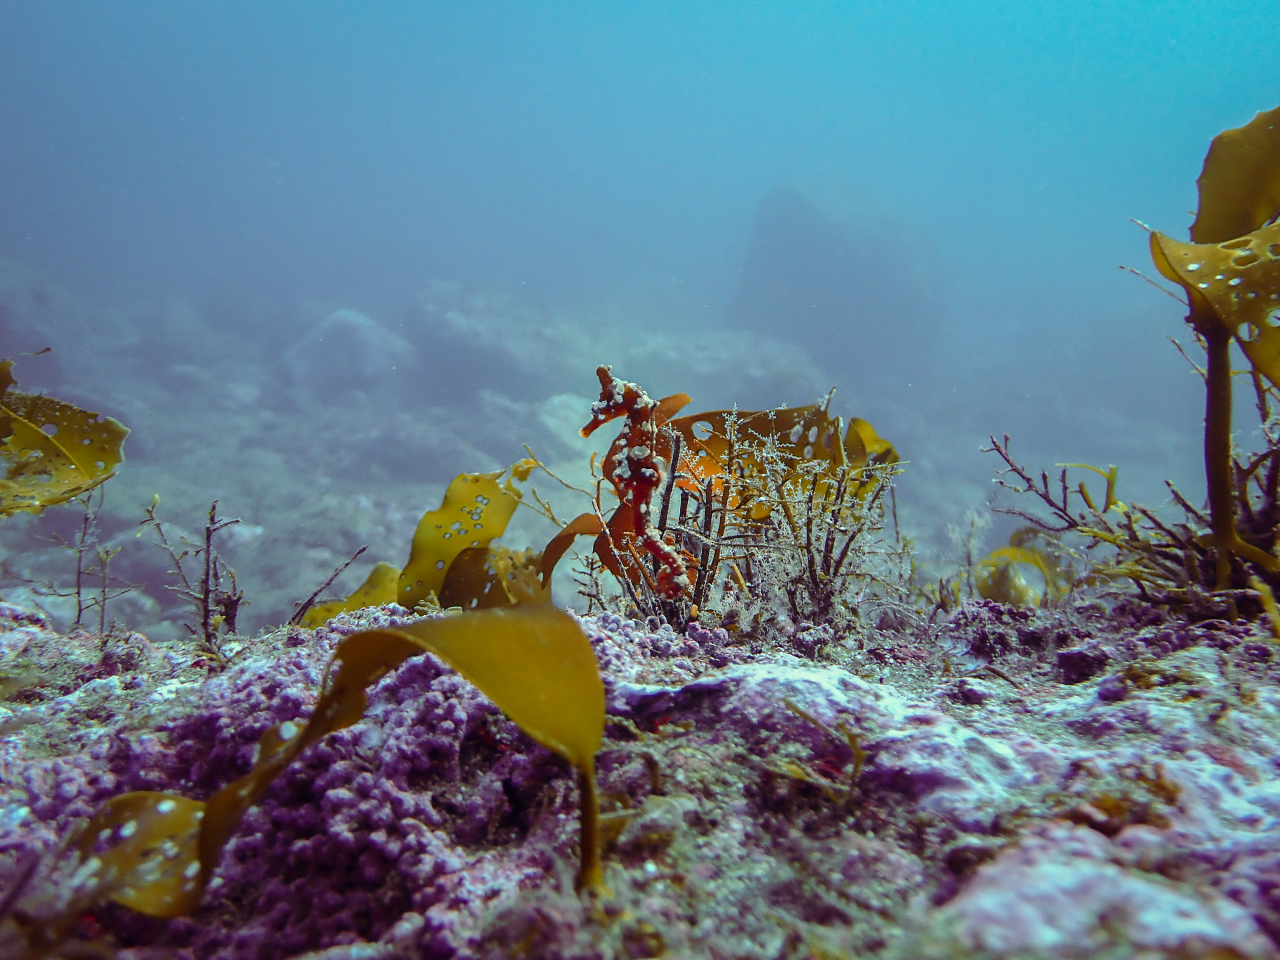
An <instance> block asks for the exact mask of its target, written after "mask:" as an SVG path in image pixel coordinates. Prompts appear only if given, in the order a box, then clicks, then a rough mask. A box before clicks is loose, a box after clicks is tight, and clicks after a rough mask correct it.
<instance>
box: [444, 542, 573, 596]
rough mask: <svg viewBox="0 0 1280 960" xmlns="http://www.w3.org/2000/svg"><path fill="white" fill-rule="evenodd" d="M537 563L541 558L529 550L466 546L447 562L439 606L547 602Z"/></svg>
mask: <svg viewBox="0 0 1280 960" xmlns="http://www.w3.org/2000/svg"><path fill="white" fill-rule="evenodd" d="M541 564H542V558H541V557H540V556H538V555H536V554H535V553H534V552H533V551H532V550H526V551H524V552H523V553H517V552H516V551H514V550H508V549H507V548H506V547H498V546H490V547H467V549H465V550H463V551H462V552H461V553H460V554H458V555H457V556H456V557H454V558H453V563H451V564H449V569H448V571H447V572H446V573H445V578H444V584H443V586H441V587H440V606H442V607H444V608H445V609H449V608H450V607H461V608H462V609H463V610H492V609H495V608H499V607H520V606H529V605H531V604H532V605H538V604H541V605H543V606H549V605H550V604H551V587H550V584H546V585H544V584H543V582H542V578H541V575H540V569H541Z"/></svg>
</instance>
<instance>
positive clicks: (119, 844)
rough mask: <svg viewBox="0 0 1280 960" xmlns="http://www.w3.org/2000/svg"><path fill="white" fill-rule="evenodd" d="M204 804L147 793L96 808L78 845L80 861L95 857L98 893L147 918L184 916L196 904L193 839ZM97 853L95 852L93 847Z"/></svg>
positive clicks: (197, 888) (198, 887)
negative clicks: (97, 866) (147, 916)
mask: <svg viewBox="0 0 1280 960" xmlns="http://www.w3.org/2000/svg"><path fill="white" fill-rule="evenodd" d="M204 809H205V805H204V804H203V803H201V802H200V801H199V800H189V799H188V798H186V797H183V796H179V795H177V794H172V793H157V792H153V791H150V790H143V791H138V792H135V793H124V794H121V795H120V796H118V797H112V798H111V799H109V800H107V801H106V802H104V803H103V804H102V806H100V807H99V808H98V810H97V812H96V813H95V814H94V815H93V818H92V819H91V820H90V821H89V824H88V826H87V827H85V831H84V833H83V834H82V835H81V840H80V845H79V849H80V857H81V860H85V861H87V860H88V859H89V858H90V857H95V858H96V859H97V860H98V862H99V864H100V866H99V868H98V872H97V878H98V884H99V887H98V889H99V890H100V891H101V893H102V895H103V896H105V897H107V898H108V899H111V900H114V901H116V903H120V904H123V905H124V906H126V907H129V908H131V909H133V910H137V911H139V912H140V913H145V914H148V915H149V916H152V917H176V916H179V915H181V914H184V913H190V912H191V911H192V910H194V909H195V908H196V907H197V906H198V905H199V903H200V895H201V893H202V892H203V885H202V884H201V882H200V860H199V856H198V838H199V834H200V828H201V822H202V820H203V818H204ZM99 844H101V845H102V847H103V849H101V850H99V851H98V852H95V847H97V846H99Z"/></svg>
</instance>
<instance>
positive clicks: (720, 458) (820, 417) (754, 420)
mask: <svg viewBox="0 0 1280 960" xmlns="http://www.w3.org/2000/svg"><path fill="white" fill-rule="evenodd" d="M735 418H736V428H735V429H734V431H733V433H734V435H733V437H732V438H731V437H730V436H729V421H730V420H731V419H735ZM671 427H672V428H673V429H674V430H677V431H678V432H679V433H680V435H681V436H682V437H683V439H684V443H685V447H686V450H687V451H688V455H687V457H684V458H682V460H681V462H682V463H684V464H685V465H686V466H688V467H690V468H691V469H692V472H693V474H694V476H695V478H696V479H698V480H706V479H707V478H709V477H715V476H719V475H720V474H721V473H723V472H724V470H725V465H726V462H727V458H728V456H729V450H730V447H731V446H733V447H735V448H736V452H735V459H740V461H741V462H743V463H744V464H748V465H749V464H751V463H754V461H755V451H757V450H758V449H759V447H760V445H761V443H763V442H765V441H767V440H773V441H774V442H775V443H776V444H777V446H778V452H779V454H780V455H781V456H783V457H784V458H786V459H788V460H792V461H800V460H827V461H830V462H831V463H832V464H833V465H834V466H835V467H836V468H837V469H838V468H839V467H841V466H844V449H843V447H842V445H841V443H840V421H839V419H838V418H836V417H832V416H831V415H830V414H828V413H827V411H826V410H824V409H823V408H822V407H820V406H818V405H817V404H810V405H809V406H807V407H783V408H779V409H776V410H760V411H755V412H749V411H734V410H709V411H707V412H706V413H695V414H693V415H692V416H688V417H678V418H676V419H675V420H672V421H671Z"/></svg>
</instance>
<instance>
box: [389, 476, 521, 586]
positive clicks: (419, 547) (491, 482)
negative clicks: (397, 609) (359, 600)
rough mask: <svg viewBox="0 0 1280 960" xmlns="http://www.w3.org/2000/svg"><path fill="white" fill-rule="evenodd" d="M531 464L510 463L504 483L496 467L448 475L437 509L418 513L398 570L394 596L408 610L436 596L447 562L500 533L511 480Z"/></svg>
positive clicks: (512, 496)
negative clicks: (406, 554)
mask: <svg viewBox="0 0 1280 960" xmlns="http://www.w3.org/2000/svg"><path fill="white" fill-rule="evenodd" d="M533 466H534V464H533V463H532V462H528V466H527V469H526V461H521V463H518V464H516V465H515V466H513V467H512V468H511V473H512V476H511V479H509V480H508V481H507V482H506V483H505V484H503V483H499V482H498V478H499V477H501V476H502V474H503V473H505V472H506V471H503V470H500V471H498V472H497V473H464V474H462V475H460V476H457V477H454V479H453V482H452V483H450V484H449V488H448V489H447V490H446V491H445V494H444V501H443V502H442V503H441V504H440V508H439V509H438V510H431V511H429V512H428V513H426V514H424V515H423V517H422V520H421V521H419V523H418V529H417V530H416V531H414V534H413V545H412V546H411V547H410V548H409V562H408V563H406V564H405V565H404V569H403V570H402V571H401V572H400V582H399V586H398V587H397V590H396V595H397V602H398V603H399V604H400V605H401V606H402V607H407V608H408V609H410V610H412V609H413V608H414V607H416V606H417V605H418V604H419V603H422V601H424V600H426V599H428V598H430V597H433V596H434V597H437V598H438V597H439V596H440V590H441V588H442V587H443V586H444V578H445V574H446V573H447V571H448V569H449V564H451V563H452V562H453V558H454V557H456V556H457V555H458V554H459V553H461V552H462V551H463V550H465V549H467V548H468V547H487V546H488V545H489V542H490V541H491V540H495V539H496V538H498V537H500V536H502V532H503V531H504V530H506V529H507V522H508V521H509V520H510V519H511V515H512V514H513V513H515V511H516V507H517V506H519V504H520V496H521V494H520V491H519V490H517V489H516V487H515V486H514V484H513V483H512V481H513V480H517V479H519V480H523V479H525V478H527V477H528V475H529V470H531V469H532V468H533Z"/></svg>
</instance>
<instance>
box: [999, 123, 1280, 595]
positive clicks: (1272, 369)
mask: <svg viewBox="0 0 1280 960" xmlns="http://www.w3.org/2000/svg"><path fill="white" fill-rule="evenodd" d="M1197 184H1198V186H1199V194H1200V202H1199V206H1198V209H1197V213H1196V218H1195V222H1194V223H1193V224H1192V226H1191V239H1190V241H1189V242H1186V241H1181V240H1175V239H1173V238H1172V237H1169V236H1167V235H1165V234H1163V233H1159V232H1152V234H1151V238H1150V247H1151V256H1152V259H1153V261H1154V262H1155V265H1156V267H1157V269H1159V271H1160V272H1161V274H1163V275H1164V276H1165V277H1167V278H1168V279H1170V280H1172V281H1174V282H1175V283H1177V284H1178V285H1179V286H1180V287H1182V289H1183V291H1184V292H1185V294H1186V298H1187V306H1188V314H1187V317H1186V321H1187V323H1188V325H1189V326H1190V327H1191V329H1192V331H1193V333H1194V334H1195V337H1196V340H1197V342H1198V343H1199V344H1200V345H1201V346H1202V347H1203V348H1204V350H1205V355H1206V364H1205V367H1204V368H1203V369H1200V370H1199V372H1200V374H1201V375H1202V377H1203V378H1204V382H1205V419H1204V465H1205V480H1206V487H1207V491H1208V497H1207V499H1208V504H1207V509H1201V508H1199V507H1197V506H1195V505H1194V504H1192V503H1190V502H1189V501H1188V500H1187V499H1186V498H1185V497H1184V496H1183V495H1182V494H1181V493H1180V492H1179V491H1178V490H1177V488H1176V487H1174V486H1173V485H1172V484H1170V485H1169V487H1170V491H1171V493H1172V494H1173V497H1174V500H1175V501H1176V502H1177V504H1178V506H1179V507H1180V508H1181V509H1182V511H1183V514H1184V520H1183V521H1181V522H1169V521H1166V520H1163V519H1161V518H1160V517H1159V516H1157V515H1156V514H1155V513H1154V512H1153V511H1152V510H1149V509H1147V508H1145V507H1143V506H1141V505H1139V504H1127V503H1124V502H1122V501H1121V500H1119V499H1118V497H1117V496H1116V492H1115V488H1116V472H1115V468H1114V467H1112V468H1111V469H1110V470H1108V471H1102V470H1099V469H1097V468H1095V467H1086V468H1087V469H1089V470H1093V471H1095V472H1097V473H1099V474H1101V475H1102V476H1103V477H1104V478H1105V479H1106V493H1105V497H1104V498H1103V500H1102V501H1101V503H1098V502H1095V500H1094V499H1093V497H1092V496H1091V495H1090V493H1089V490H1088V488H1087V486H1086V485H1085V484H1084V483H1077V484H1074V485H1073V484H1071V483H1069V482H1068V479H1067V468H1069V467H1082V466H1085V465H1081V464H1067V465H1065V466H1064V467H1063V470H1062V474H1061V477H1060V478H1059V479H1058V481H1057V483H1051V482H1050V479H1049V476H1048V474H1047V473H1045V472H1043V471H1042V472H1041V473H1040V476H1039V477H1035V476H1033V475H1032V474H1031V473H1030V472H1028V471H1027V470H1025V469H1024V468H1022V467H1021V466H1019V465H1018V464H1017V463H1016V462H1015V461H1014V460H1013V458H1012V457H1011V455H1010V453H1009V446H1008V438H1007V437H1006V438H1005V440H1004V442H1003V443H1001V442H1000V441H997V440H996V439H995V438H994V437H993V438H992V445H991V447H990V448H989V450H990V451H991V452H994V453H996V454H998V455H999V456H1000V457H1001V459H1003V460H1004V462H1005V465H1006V467H1007V469H1006V470H1004V471H1002V474H1003V476H1002V478H1001V479H1000V482H1001V483H1002V484H1003V485H1004V486H1006V487H1009V488H1010V489H1012V490H1015V491H1016V492H1019V493H1031V494H1033V495H1034V496H1036V497H1037V498H1039V500H1040V501H1041V502H1042V504H1043V505H1044V506H1046V507H1048V509H1049V511H1050V513H1051V514H1052V519H1051V520H1046V519H1044V518H1042V517H1036V516H1033V515H1032V514H1029V513H1024V512H1022V511H1019V510H1013V511H1009V512H1012V513H1015V514H1017V515H1019V516H1022V517H1024V518H1025V519H1027V520H1029V521H1031V522H1032V523H1034V524H1035V525H1036V526H1038V527H1039V528H1040V529H1042V530H1044V531H1047V532H1049V533H1051V534H1055V535H1061V534H1067V533H1073V534H1078V535H1079V536H1081V537H1083V538H1084V542H1085V544H1086V550H1091V549H1093V548H1096V547H1099V546H1109V547H1111V548H1113V549H1114V555H1113V557H1112V558H1111V559H1110V560H1108V561H1105V562H1097V563H1094V564H1092V565H1091V570H1090V571H1089V577H1088V578H1087V579H1085V580H1083V581H1081V582H1090V581H1092V582H1098V581H1100V580H1111V581H1122V580H1127V581H1129V582H1131V583H1132V584H1134V585H1135V587H1136V589H1137V591H1138V593H1139V595H1140V596H1141V597H1142V598H1143V599H1145V600H1147V601H1149V602H1152V603H1156V604H1170V605H1173V606H1176V607H1178V608H1180V609H1182V610H1184V611H1186V612H1187V613H1188V614H1189V615H1191V616H1192V617H1194V618H1203V617H1209V616H1223V615H1227V616H1231V617H1234V616H1235V615H1236V614H1237V613H1238V612H1239V607H1240V604H1242V603H1244V604H1246V605H1247V608H1248V610H1249V612H1251V613H1260V612H1261V611H1262V601H1261V600H1260V596H1261V594H1262V593H1263V591H1261V590H1260V589H1256V588H1255V584H1256V585H1259V586H1260V587H1266V588H1268V589H1270V590H1271V591H1274V590H1276V589H1277V588H1280V559H1278V558H1277V557H1276V548H1277V529H1278V527H1280V420H1277V419H1276V418H1275V417H1274V413H1275V412H1276V406H1275V405H1276V404H1277V402H1280V224H1278V223H1276V219H1277V216H1278V215H1280V108H1276V109H1275V110H1271V111H1269V112H1266V113H1260V114H1258V115H1257V116H1256V117H1255V118H1254V119H1253V120H1252V121H1251V122H1250V123H1248V124H1247V125H1245V126H1244V127H1240V128H1238V129H1233V130H1227V131H1225V132H1223V133H1221V134H1219V135H1218V136H1217V137H1215V138H1214V140H1213V143H1212V144H1211V145H1210V148H1209V152H1208V154H1207V156H1206V157H1205V161H1204V167H1203V170H1202V172H1201V174H1200V178H1199V180H1198V181H1197ZM1233 340H1234V341H1235V342H1236V343H1237V344H1239V346H1240V348H1241V349H1242V350H1243V351H1244V354H1245V356H1246V357H1247V358H1248V360H1249V364H1250V368H1251V369H1250V370H1249V371H1247V375H1248V376H1249V378H1250V381H1251V384H1252V386H1253V389H1254V395H1255V401H1256V405H1257V409H1258V412H1259V415H1260V418H1261V420H1262V431H1263V435H1264V438H1265V441H1266V449H1264V450H1263V451H1262V452H1261V453H1258V454H1255V455H1250V456H1238V455H1237V454H1236V452H1235V451H1234V450H1233V449H1232V441H1231V430H1232V376H1233V372H1232V370H1231V356H1230V346H1231V343H1232V341H1233Z"/></svg>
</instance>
